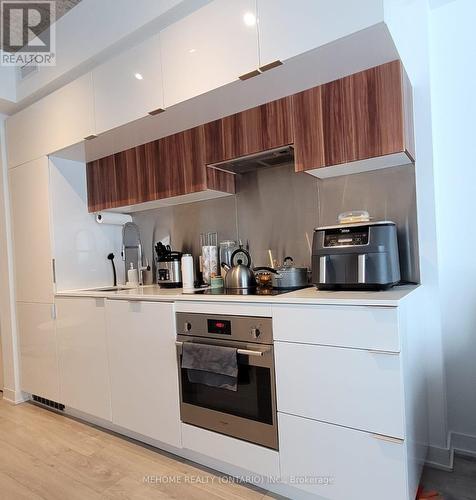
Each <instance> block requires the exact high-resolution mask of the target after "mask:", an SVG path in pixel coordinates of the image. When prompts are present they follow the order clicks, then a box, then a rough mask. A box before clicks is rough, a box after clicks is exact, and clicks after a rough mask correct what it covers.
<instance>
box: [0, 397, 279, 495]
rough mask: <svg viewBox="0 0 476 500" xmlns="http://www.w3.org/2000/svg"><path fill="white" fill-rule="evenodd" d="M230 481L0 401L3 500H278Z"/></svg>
mask: <svg viewBox="0 0 476 500" xmlns="http://www.w3.org/2000/svg"><path fill="white" fill-rule="evenodd" d="M0 397H1V393H0ZM146 476H150V477H152V478H158V479H160V480H162V481H163V479H161V478H169V482H162V483H161V484H160V483H159V484H158V483H157V482H156V483H155V484H153V483H147V482H144V477H146ZM172 479H173V480H174V481H175V482H174V483H171V482H170V480H172ZM227 479H228V478H224V477H223V476H220V475H218V474H217V475H215V474H214V473H213V472H212V471H210V470H209V469H206V468H198V467H197V466H196V464H192V463H190V462H187V461H185V460H181V459H177V457H174V456H172V455H170V454H167V453H162V452H157V451H156V450H154V449H152V448H149V447H147V446H142V445H140V444H137V443H136V442H133V441H130V440H127V439H125V438H122V437H119V436H116V435H114V434H112V433H108V432H104V431H102V430H99V429H97V428H94V427H92V426H89V425H86V424H83V423H82V422H78V421H76V420H73V419H70V418H67V417H64V416H62V415H57V414H55V413H53V412H50V411H48V410H45V409H43V408H39V407H37V406H34V405H33V404H31V403H24V404H22V405H17V406H12V405H10V404H8V403H6V402H5V401H3V400H0V500H23V499H25V500H39V499H44V500H76V499H77V500H90V499H91V500H95V499H127V500H129V499H131V500H149V499H155V498H159V499H167V498H173V499H180V500H182V499H183V500H188V499H190V500H202V499H203V500H218V499H220V500H223V499H226V500H228V499H230V500H239V499H253V500H264V499H270V498H278V497H277V496H274V495H272V494H267V493H266V492H265V491H263V490H260V489H257V488H251V487H248V486H245V485H242V484H232V483H230V482H229V481H228V482H227Z"/></svg>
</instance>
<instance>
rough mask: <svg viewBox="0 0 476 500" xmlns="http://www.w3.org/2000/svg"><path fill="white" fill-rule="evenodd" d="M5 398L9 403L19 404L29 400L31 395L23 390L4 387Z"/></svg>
mask: <svg viewBox="0 0 476 500" xmlns="http://www.w3.org/2000/svg"><path fill="white" fill-rule="evenodd" d="M3 399H4V401H7V402H8V403H11V404H14V405H18V404H20V403H25V402H26V401H29V399H30V395H29V394H27V393H26V392H22V391H14V390H13V389H7V388H6V387H4V388H3Z"/></svg>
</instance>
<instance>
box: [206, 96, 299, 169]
mask: <svg viewBox="0 0 476 500" xmlns="http://www.w3.org/2000/svg"><path fill="white" fill-rule="evenodd" d="M205 138H206V161H207V164H210V163H217V162H220V161H224V160H229V159H231V158H237V157H240V156H246V155H250V154H253V153H259V152H261V151H266V150H268V149H273V148H279V147H281V146H287V145H289V144H292V143H293V142H294V134H293V121H292V98H291V97H284V98H283V99H278V100H276V101H272V102H269V103H266V104H263V105H261V106H257V107H255V108H251V109H248V110H246V111H242V112H241V113H236V114H234V115H231V116H227V117H225V118H222V119H220V120H215V121H214V122H210V123H207V124H206V125H205Z"/></svg>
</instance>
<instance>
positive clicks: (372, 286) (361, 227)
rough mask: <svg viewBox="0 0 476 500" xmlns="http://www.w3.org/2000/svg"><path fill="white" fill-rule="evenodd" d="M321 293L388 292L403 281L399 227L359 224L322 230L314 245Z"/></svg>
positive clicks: (314, 270) (316, 281)
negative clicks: (332, 291) (399, 248)
mask: <svg viewBox="0 0 476 500" xmlns="http://www.w3.org/2000/svg"><path fill="white" fill-rule="evenodd" d="M312 281H313V283H314V284H315V285H316V286H317V288H319V290H385V289H387V288H390V287H392V286H394V285H396V284H397V283H399V281H400V262H399V256H398V241H397V226H396V225H395V223H394V222H389V221H382V222H359V223H352V224H339V225H336V226H328V227H319V228H317V229H316V230H315V231H314V240H313V245H312Z"/></svg>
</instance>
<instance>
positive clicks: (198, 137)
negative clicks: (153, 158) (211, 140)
mask: <svg viewBox="0 0 476 500" xmlns="http://www.w3.org/2000/svg"><path fill="white" fill-rule="evenodd" d="M204 189H206V172H205V134H204V128H203V127H195V128H193V129H189V130H185V131H184V132H179V133H178V134H173V135H169V136H168V137H164V138H162V139H160V140H159V170H158V193H159V197H160V198H169V197H172V196H178V195H182V194H189V193H194V192H196V191H202V190H204Z"/></svg>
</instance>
